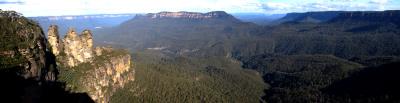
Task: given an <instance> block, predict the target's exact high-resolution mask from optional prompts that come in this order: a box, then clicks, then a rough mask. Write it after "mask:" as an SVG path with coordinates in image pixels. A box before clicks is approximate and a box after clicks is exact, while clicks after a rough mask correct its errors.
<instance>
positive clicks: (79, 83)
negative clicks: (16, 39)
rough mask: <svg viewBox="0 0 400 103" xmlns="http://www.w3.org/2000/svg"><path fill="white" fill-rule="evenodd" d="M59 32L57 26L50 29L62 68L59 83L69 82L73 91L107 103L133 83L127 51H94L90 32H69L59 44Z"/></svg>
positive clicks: (52, 43)
mask: <svg viewBox="0 0 400 103" xmlns="http://www.w3.org/2000/svg"><path fill="white" fill-rule="evenodd" d="M57 29H58V28H57V26H50V27H49V30H48V34H49V35H48V38H49V39H48V40H49V44H50V45H51V47H52V52H53V54H54V55H56V58H57V61H58V64H60V68H61V69H60V76H59V77H60V81H64V82H66V83H67V87H68V88H69V89H71V90H72V91H74V92H85V93H88V94H89V96H90V97H91V98H92V99H93V100H95V101H96V102H100V103H106V102H108V101H109V98H110V97H111V96H112V95H113V93H114V92H115V90H116V89H118V88H123V87H124V85H125V83H127V82H129V81H133V80H134V70H133V69H132V68H131V67H132V66H131V65H132V64H131V56H130V54H129V52H128V51H126V50H119V49H113V48H108V47H95V48H93V37H92V33H91V32H90V30H84V31H83V32H82V33H81V35H77V33H76V32H75V30H73V29H70V30H69V31H68V32H67V33H66V35H65V37H64V38H63V39H62V42H59V40H60V38H57V37H59V36H58V35H59V34H58V33H57V32H55V31H58V30H57ZM50 34H51V35H50Z"/></svg>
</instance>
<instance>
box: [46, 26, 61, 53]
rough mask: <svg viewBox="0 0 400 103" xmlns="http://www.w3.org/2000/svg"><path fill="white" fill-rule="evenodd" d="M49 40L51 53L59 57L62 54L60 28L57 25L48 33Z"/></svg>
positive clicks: (50, 28) (51, 27)
mask: <svg viewBox="0 0 400 103" xmlns="http://www.w3.org/2000/svg"><path fill="white" fill-rule="evenodd" d="M47 40H48V42H49V44H50V48H51V52H52V53H53V54H54V55H55V56H58V54H60V50H61V45H60V36H59V34H58V27H57V26H56V25H51V26H50V27H49V30H48V32H47Z"/></svg>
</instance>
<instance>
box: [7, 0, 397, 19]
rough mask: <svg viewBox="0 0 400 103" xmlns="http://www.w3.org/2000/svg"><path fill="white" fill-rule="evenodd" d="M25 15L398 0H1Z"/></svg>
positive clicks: (381, 6)
mask: <svg viewBox="0 0 400 103" xmlns="http://www.w3.org/2000/svg"><path fill="white" fill-rule="evenodd" d="M0 9H3V10H15V11H17V12H20V13H22V14H23V15H24V16H59V15H83V14H119V13H155V12H161V11H191V12H209V11H226V12H228V13H264V14H284V13H289V12H308V11H382V10H400V0H0Z"/></svg>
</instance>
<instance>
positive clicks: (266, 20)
mask: <svg viewBox="0 0 400 103" xmlns="http://www.w3.org/2000/svg"><path fill="white" fill-rule="evenodd" d="M232 15H233V16H235V17H236V18H237V19H239V20H242V21H244V22H253V23H256V24H259V25H270V24H274V23H273V21H275V20H278V19H280V18H282V17H284V16H285V15H286V14H271V15H269V14H263V13H234V14H232Z"/></svg>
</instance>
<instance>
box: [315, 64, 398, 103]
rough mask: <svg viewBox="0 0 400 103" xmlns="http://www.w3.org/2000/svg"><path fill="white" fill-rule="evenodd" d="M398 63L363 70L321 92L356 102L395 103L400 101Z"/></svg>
mask: <svg viewBox="0 0 400 103" xmlns="http://www.w3.org/2000/svg"><path fill="white" fill-rule="evenodd" d="M399 67H400V62H395V63H389V64H384V65H380V66H376V67H370V68H365V69H364V70H362V71H360V72H358V73H356V74H354V75H352V76H350V78H346V79H344V80H341V81H338V82H336V83H333V84H332V85H330V86H328V87H327V88H325V89H322V91H323V92H325V93H327V94H329V95H331V96H333V97H337V98H336V99H341V100H343V99H346V98H352V100H353V101H358V102H361V103H363V102H374V101H375V102H380V103H383V102H385V103H395V102H399V101H400V83H399V82H400V68H399Z"/></svg>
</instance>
